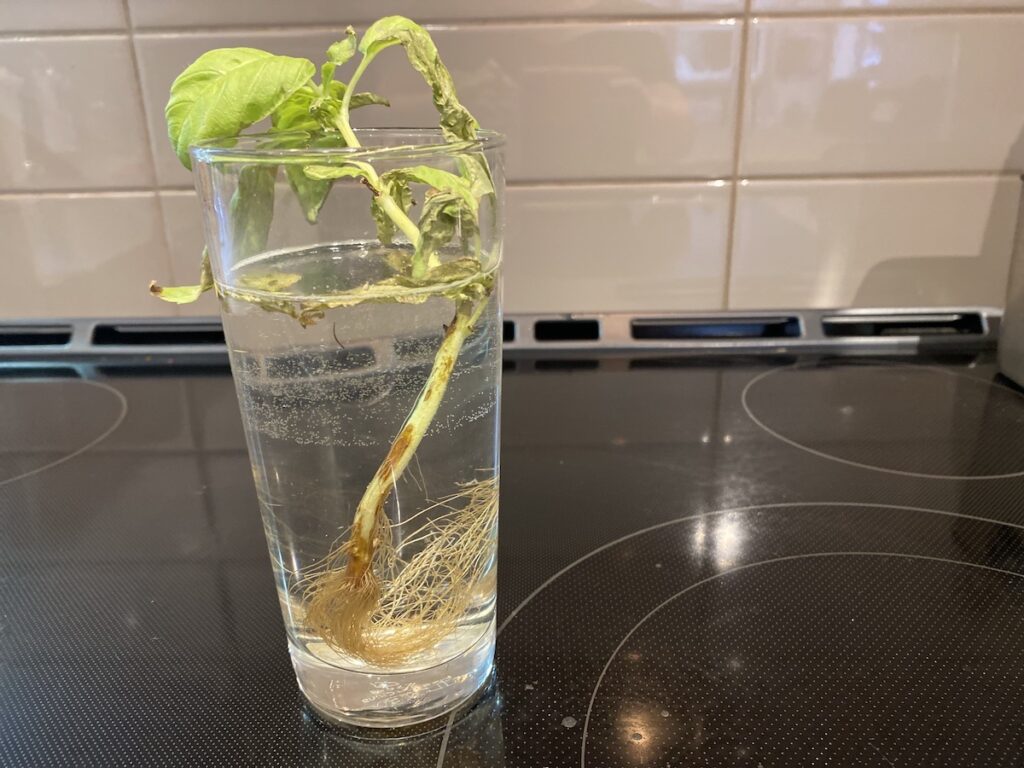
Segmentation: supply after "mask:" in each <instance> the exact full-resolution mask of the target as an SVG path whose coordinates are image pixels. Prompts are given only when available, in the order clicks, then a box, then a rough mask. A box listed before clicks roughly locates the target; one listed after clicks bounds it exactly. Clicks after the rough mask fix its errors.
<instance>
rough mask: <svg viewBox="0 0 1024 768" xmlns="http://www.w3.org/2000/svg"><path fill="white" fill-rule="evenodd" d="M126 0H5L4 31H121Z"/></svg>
mask: <svg viewBox="0 0 1024 768" xmlns="http://www.w3.org/2000/svg"><path fill="white" fill-rule="evenodd" d="M124 26H125V17H124V6H123V5H122V0H5V2H4V4H3V13H0V33H4V32H55V31H71V30H74V31H85V30H97V29H102V30H111V31H112V30H121V29H124Z"/></svg>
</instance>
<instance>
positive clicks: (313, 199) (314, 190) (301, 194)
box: [284, 163, 332, 224]
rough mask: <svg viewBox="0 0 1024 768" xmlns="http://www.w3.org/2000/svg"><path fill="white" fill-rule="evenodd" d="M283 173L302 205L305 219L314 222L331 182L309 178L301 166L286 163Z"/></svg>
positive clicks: (322, 205)
mask: <svg viewBox="0 0 1024 768" xmlns="http://www.w3.org/2000/svg"><path fill="white" fill-rule="evenodd" d="M284 172H285V175H286V176H287V177H288V184H289V185H290V186H291V188H292V191H293V192H294V193H295V197H296V198H297V199H298V201H299V205H301V206H302V212H303V214H305V216H306V221H308V222H309V223H310V224H316V220H317V217H318V216H319V215H320V209H321V208H323V207H324V203H325V202H327V195H328V194H330V191H331V185H332V182H330V181H317V180H316V179H311V178H309V177H308V176H306V174H305V173H303V172H302V166H300V165H295V164H294V163H288V164H287V165H285V167H284Z"/></svg>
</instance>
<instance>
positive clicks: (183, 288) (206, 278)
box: [149, 248, 213, 304]
mask: <svg viewBox="0 0 1024 768" xmlns="http://www.w3.org/2000/svg"><path fill="white" fill-rule="evenodd" d="M211 288H213V270H211V269H210V254H209V252H208V251H207V250H206V249H205V248H203V260H202V263H201V264H200V266H199V285H177V286H161V285H157V284H156V281H155V280H154V281H153V282H152V283H150V284H149V291H150V293H152V294H153V295H154V296H156V297H158V298H161V299H163V300H164V301H169V302H171V303H172V304H191V303H192V302H193V301H195V300H196V299H198V298H199V297H200V296H202V295H203V294H204V293H205V292H206V291H208V290H210V289H211Z"/></svg>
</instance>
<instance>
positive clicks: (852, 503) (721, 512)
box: [497, 501, 1024, 635]
mask: <svg viewBox="0 0 1024 768" xmlns="http://www.w3.org/2000/svg"><path fill="white" fill-rule="evenodd" d="M784 507H798V508H802V507H867V508H869V509H897V510H900V511H903V512H926V513H928V514H930V515H945V516H947V517H963V518H967V519H968V520H977V521H979V522H982V523H992V524H994V525H1005V526H1007V527H1009V528H1017V529H1020V530H1024V525H1021V524H1018V523H1010V522H1007V521H1005V520H994V519H993V518H991V517H980V516H978V515H965V514H963V513H962V512H949V511H947V510H944V509H928V508H927V507H910V506H905V505H901V504H874V503H870V502H860V501H779V502H773V503H771V504H750V505H748V506H744V507H731V508H729V509H718V510H715V511H712V512H700V513H698V514H696V515H686V516H685V517H676V518H673V519H672V520H665V521H663V522H660V523H655V524H654V525H649V526H647V527H646V528H640V529H638V530H636V531H632V532H630V533H627V534H625V535H624V536H620V537H618V538H617V539H612V540H611V541H608V542H605V543H604V544H602V545H601V546H599V547H598V548H597V549H592V550H591V551H590V552H587V553H586V554H585V555H582V556H580V557H578V558H577V559H575V560H573V561H572V562H571V563H569V564H568V565H567V566H565V567H564V568H561V569H560V570H558V571H556V572H555V573H554V574H552V575H551V576H549V577H548V578H547V579H545V580H544V581H543V582H541V584H540V586H538V587H537V588H536V589H534V590H533V591H532V592H531V593H530V594H528V595H527V596H526V597H524V598H523V600H522V601H521V602H520V603H519V605H517V606H516V607H515V608H513V609H512V611H511V613H509V615H508V616H506V617H505V620H504V621H503V622H501V624H500V625H499V626H498V632H497V633H498V634H499V635H500V634H501V631H502V630H503V629H505V627H507V626H508V625H509V623H510V622H511V621H512V619H514V618H515V617H516V616H517V615H518V614H519V612H520V611H521V610H522V609H523V608H525V607H526V606H527V604H528V603H529V602H530V601H532V600H533V598H535V597H536V596H537V595H539V594H540V593H541V592H543V591H544V590H545V589H547V588H548V587H549V586H551V584H552V583H553V582H555V581H556V580H557V579H559V578H561V577H562V576H564V575H565V574H566V573H568V572H569V571H571V570H572V569H573V568H575V567H576V566H577V565H579V564H580V563H582V562H584V561H586V560H589V559H590V558H591V557H593V556H594V555H596V554H599V553H601V552H603V551H605V550H606V549H610V548H611V547H614V546H615V545H617V544H621V543H622V542H624V541H628V540H629V539H631V538H633V537H634V536H641V535H643V534H645V533H650V532H651V531H656V530H658V529H659V528H665V527H667V526H669V525H677V524H679V523H685V522H687V521H688V520H696V519H698V518H701V517H715V516H717V515H728V514H731V513H733V512H750V511H751V510H754V509H780V508H784Z"/></svg>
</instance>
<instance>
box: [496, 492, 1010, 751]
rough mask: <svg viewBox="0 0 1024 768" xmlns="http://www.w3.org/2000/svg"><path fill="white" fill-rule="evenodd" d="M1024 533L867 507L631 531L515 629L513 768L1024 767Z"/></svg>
mask: <svg viewBox="0 0 1024 768" xmlns="http://www.w3.org/2000/svg"><path fill="white" fill-rule="evenodd" d="M979 511H982V510H979ZM1022 541H1024V526H1022V525H1019V524H1016V523H1011V522H1003V521H1000V520H996V519H992V518H985V517H981V516H975V515H970V514H965V513H962V512H955V511H951V510H942V509H931V508H924V507H910V506H897V505H887V504H872V503H864V502H788V503H777V504H767V505H756V506H749V507H737V508H732V509H725V510H720V511H717V512H706V513H702V514H690V515H684V516H681V517H679V518H676V519H674V520H667V521H663V522H659V523H656V524H654V525H651V526H648V527H646V528H641V529H638V530H635V531H633V532H631V533H627V534H625V535H623V536H620V537H619V538H616V539H611V540H609V541H607V542H606V543H604V544H602V545H600V546H599V547H597V548H596V549H594V550H591V551H589V552H587V553H585V554H582V556H580V557H578V558H577V559H576V560H574V561H573V562H571V563H569V564H568V565H566V566H564V567H563V568H562V569H560V570H558V571H557V572H555V573H554V574H552V576H551V577H549V578H548V579H547V580H545V581H544V582H542V583H541V584H540V585H539V586H537V587H536V588H535V589H534V590H533V591H532V592H530V593H529V594H528V595H527V596H526V598H525V599H523V600H522V601H521V602H520V603H519V605H517V606H516V607H515V608H513V610H512V611H511V612H510V613H509V614H508V615H507V617H506V619H505V620H504V621H503V622H502V625H501V627H500V629H499V641H498V649H497V668H498V670H499V674H500V677H501V682H502V692H503V697H504V706H505V709H506V718H505V722H506V728H505V732H504V734H503V742H504V745H505V749H506V752H507V753H508V754H510V755H511V756H512V757H513V758H515V759H514V760H512V761H510V764H515V765H519V764H537V765H549V764H551V765H554V764H558V765H562V764H566V765H569V764H575V765H579V766H581V767H582V768H587V767H588V766H590V767H591V768H593V766H602V765H640V764H642V765H743V766H751V768H753V767H754V766H757V765H758V763H759V762H760V763H761V764H762V765H765V766H768V765H816V764H819V763H822V764H824V763H826V762H829V763H830V764H831V763H835V764H837V765H886V764H887V763H886V760H888V761H890V762H892V763H894V764H896V765H903V764H929V765H930V764H943V765H986V766H996V765H1017V758H1018V757H1019V755H1020V754H1022V753H1024V730H1022V729H1021V727H1020V724H1019V719H1018V718H1016V717H1015V714H1014V713H1016V712H1019V711H1020V710H1021V708H1024V663H1022V660H1024V632H1021V628H1022V627H1024V558H1022V557H1021V555H1020V543H1021V542H1022ZM519 646H525V647H527V648H529V653H528V654H525V655H524V654H521V653H520V654H515V653H514V652H513V650H512V649H514V648H515V647H519ZM519 722H529V723H540V724H542V725H543V726H544V727H545V728H546V729H547V730H546V731H545V733H546V735H547V740H546V741H545V742H544V743H543V745H542V746H538V743H537V740H536V739H535V738H532V734H533V733H534V731H531V730H530V729H529V728H526V729H520V728H518V727H517V725H516V724H517V723H519ZM538 750H540V751H539V752H538ZM534 753H537V754H536V755H534ZM530 756H536V758H537V761H536V762H535V763H531V762H529V761H528V760H527V758H528V757H530ZM947 758H948V759H947Z"/></svg>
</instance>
